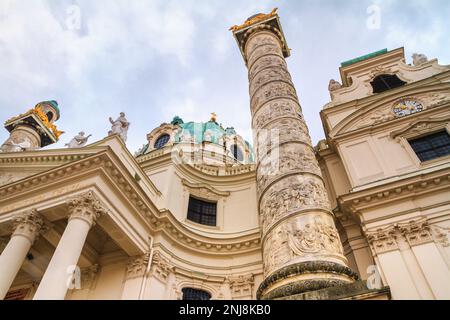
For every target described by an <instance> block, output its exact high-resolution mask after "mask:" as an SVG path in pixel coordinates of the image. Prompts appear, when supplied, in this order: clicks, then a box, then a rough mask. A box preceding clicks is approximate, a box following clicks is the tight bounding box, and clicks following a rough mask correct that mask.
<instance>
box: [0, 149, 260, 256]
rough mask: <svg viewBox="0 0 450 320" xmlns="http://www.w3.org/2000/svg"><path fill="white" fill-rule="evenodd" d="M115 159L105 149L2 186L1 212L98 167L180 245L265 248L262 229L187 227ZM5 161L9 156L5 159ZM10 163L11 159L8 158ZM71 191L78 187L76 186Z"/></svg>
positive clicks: (159, 229)
mask: <svg viewBox="0 0 450 320" xmlns="http://www.w3.org/2000/svg"><path fill="white" fill-rule="evenodd" d="M1 156H2V154H0V160H2V159H1ZM169 158H170V157H169ZM20 159H22V160H20V161H19V158H17V157H15V158H14V161H16V160H17V161H18V163H30V164H31V163H32V161H31V160H30V161H28V160H26V159H27V158H26V157H21V158H20ZM114 159H115V158H114V157H113V155H111V154H110V151H109V150H101V151H100V152H99V153H97V154H95V155H92V156H90V157H86V158H83V159H80V160H79V161H74V162H71V163H66V164H64V165H62V166H61V167H57V168H53V169H51V170H48V171H45V172H41V173H39V174H37V175H34V176H31V177H27V178H24V179H22V180H20V181H16V182H13V183H11V184H9V185H6V186H3V187H0V211H1V212H2V213H6V212H9V211H12V210H17V209H20V208H21V207H22V206H23V207H25V206H34V205H37V204H38V203H39V202H40V201H42V198H39V199H36V200H33V201H29V202H27V203H26V204H25V202H24V201H23V199H22V200H21V202H20V203H19V202H17V201H16V199H18V198H19V197H20V196H22V195H24V194H25V193H27V194H34V195H35V194H37V193H38V192H39V191H40V190H41V189H42V188H43V187H42V186H43V185H45V184H55V183H61V182H62V181H64V180H71V181H72V180H74V178H75V176H78V175H80V174H83V173H84V172H85V171H86V170H89V172H90V173H91V174H93V173H94V172H95V171H96V170H97V171H98V172H99V173H100V174H105V175H107V177H108V179H111V181H112V182H113V183H114V184H115V185H116V187H117V188H118V190H120V191H121V192H123V194H124V197H125V198H126V199H127V200H128V201H129V202H130V204H131V206H132V207H134V208H135V210H136V212H137V213H138V214H139V215H140V216H141V218H142V219H145V221H147V223H148V226H149V228H150V230H151V232H154V233H157V232H164V233H165V234H166V235H167V236H168V237H169V238H171V239H172V240H176V241H177V243H179V244H180V245H182V246H184V247H186V248H188V249H190V250H194V251H196V252H203V253H205V252H206V253H209V252H214V253H216V254H224V255H227V254H231V253H244V252H249V251H258V250H261V236H260V234H259V229H256V228H255V230H254V231H252V232H248V233H245V234H242V235H238V236H233V237H230V238H226V239H220V240H219V239H211V238H209V237H204V236H201V235H198V234H196V233H195V232H192V231H191V230H189V229H187V228H186V227H185V226H183V225H182V224H181V223H180V222H179V221H178V220H177V219H176V218H175V217H174V216H173V215H172V213H171V212H170V211H168V210H158V209H157V208H156V207H155V205H154V204H153V203H154V201H155V200H154V197H151V195H148V194H145V193H144V192H143V191H142V190H140V188H139V186H137V185H136V182H135V179H134V177H133V176H131V175H128V174H127V173H126V172H125V171H124V170H122V169H121V168H120V167H119V166H118V165H117V164H116V163H115V160H114ZM3 160H7V159H4V158H3ZM6 163H10V162H9V161H6ZM250 167H251V166H250ZM252 168H254V166H253V167H252ZM252 174H254V171H252ZM150 187H151V186H150ZM151 188H152V187H151ZM152 190H153V188H152ZM71 191H76V190H75V189H73V190H71ZM155 197H156V196H155ZM12 200H13V201H15V202H14V203H16V204H17V205H15V206H5V205H4V203H5V202H7V201H9V202H11V201H12ZM22 204H23V205H22Z"/></svg>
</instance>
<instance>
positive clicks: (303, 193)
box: [260, 175, 330, 234]
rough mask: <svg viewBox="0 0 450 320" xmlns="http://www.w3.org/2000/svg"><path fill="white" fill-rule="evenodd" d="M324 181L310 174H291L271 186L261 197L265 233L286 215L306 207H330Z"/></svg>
mask: <svg viewBox="0 0 450 320" xmlns="http://www.w3.org/2000/svg"><path fill="white" fill-rule="evenodd" d="M329 205H330V204H329V200H328V196H327V194H326V191H325V189H324V185H323V182H322V181H321V180H320V179H319V178H314V177H312V176H311V177H309V176H301V175H298V176H291V177H288V178H285V179H283V180H281V181H279V182H277V183H275V184H274V185H272V186H271V187H270V189H269V190H268V191H267V192H266V193H265V194H264V195H263V197H262V199H261V207H260V215H261V226H262V230H263V234H265V233H266V232H267V230H268V229H269V228H270V227H271V226H272V225H273V224H274V223H275V222H276V221H278V220H280V219H281V218H283V217H284V216H286V215H288V214H291V213H295V212H298V211H301V210H305V209H311V208H324V209H327V208H329Z"/></svg>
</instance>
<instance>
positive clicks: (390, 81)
mask: <svg viewBox="0 0 450 320" xmlns="http://www.w3.org/2000/svg"><path fill="white" fill-rule="evenodd" d="M370 84H371V85H372V88H373V93H381V92H384V91H387V90H390V89H394V88H398V87H401V86H403V85H405V84H406V82H404V81H402V80H400V79H399V78H398V77H397V76H396V75H395V74H394V75H390V74H381V75H379V76H377V77H375V79H373V81H372V82H371V83H370Z"/></svg>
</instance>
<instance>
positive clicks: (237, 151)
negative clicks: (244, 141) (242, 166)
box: [231, 144, 244, 161]
mask: <svg viewBox="0 0 450 320" xmlns="http://www.w3.org/2000/svg"><path fill="white" fill-rule="evenodd" d="M231 153H232V154H233V157H234V158H235V159H236V160H237V161H244V155H243V154H242V151H241V149H240V148H239V147H238V146H237V145H236V144H233V145H232V146H231Z"/></svg>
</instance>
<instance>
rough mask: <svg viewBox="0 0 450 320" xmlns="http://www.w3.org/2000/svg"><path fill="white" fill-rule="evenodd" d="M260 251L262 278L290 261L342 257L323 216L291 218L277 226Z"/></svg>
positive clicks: (334, 233)
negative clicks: (315, 256)
mask: <svg viewBox="0 0 450 320" xmlns="http://www.w3.org/2000/svg"><path fill="white" fill-rule="evenodd" d="M264 250H267V255H266V254H265V255H264V273H265V275H268V274H270V273H271V272H272V271H274V270H275V269H277V268H280V267H282V266H283V265H284V264H285V263H286V262H287V261H290V260H293V259H297V258H304V257H308V256H310V255H316V254H323V255H343V249H342V244H341V240H340V237H339V234H338V232H337V230H336V227H335V226H334V222H333V218H332V217H331V216H328V217H325V216H323V215H309V216H306V217H305V216H303V217H295V218H292V219H290V220H288V222H287V223H286V224H282V225H279V226H277V227H276V228H275V229H274V230H273V231H272V232H271V233H270V236H268V237H267V239H266V241H265V243H264ZM272 251H273V252H272ZM269 252H270V253H269Z"/></svg>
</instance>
